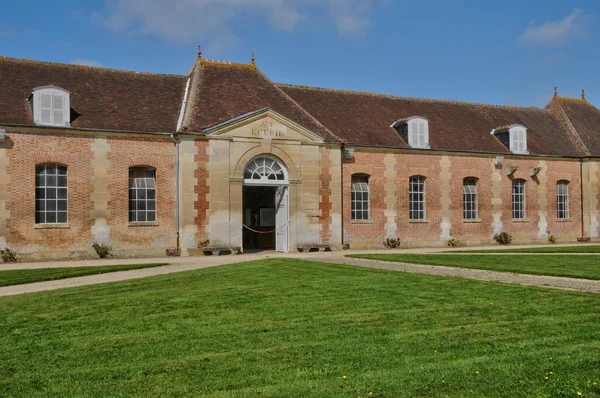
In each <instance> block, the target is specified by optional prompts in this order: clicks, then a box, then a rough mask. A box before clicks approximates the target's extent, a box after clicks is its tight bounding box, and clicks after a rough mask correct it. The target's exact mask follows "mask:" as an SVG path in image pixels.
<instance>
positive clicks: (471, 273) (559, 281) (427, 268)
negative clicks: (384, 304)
mask: <svg viewBox="0 0 600 398" xmlns="http://www.w3.org/2000/svg"><path fill="white" fill-rule="evenodd" d="M320 261H323V262H329V263H335V264H344V265H352V266H358V267H365V268H378V269H386V270H390V271H400V272H410V273H415V274H426V275H438V276H452V277H456V278H464V279H475V280H480V281H495V282H502V283H511V284H518V285H527V286H538V287H547V288H553V289H562V290H578V291H583V292H589V293H600V281H597V280H590V279H577V278H565V277H558V276H543V275H525V274H513V273H509V272H497V271H486V270H478V269H467V268H456V267H443V266H438V265H422V264H406V263H397V262H388V261H379V260H366V259H358V258H348V257H345V258H342V259H338V258H336V259H323V260H320Z"/></svg>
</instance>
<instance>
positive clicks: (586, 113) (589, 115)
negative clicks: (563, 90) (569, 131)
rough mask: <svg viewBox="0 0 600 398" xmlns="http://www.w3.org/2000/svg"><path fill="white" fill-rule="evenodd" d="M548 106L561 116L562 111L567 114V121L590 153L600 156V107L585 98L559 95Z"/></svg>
mask: <svg viewBox="0 0 600 398" xmlns="http://www.w3.org/2000/svg"><path fill="white" fill-rule="evenodd" d="M547 108H548V109H551V110H552V111H553V112H554V113H556V114H557V116H559V117H560V114H561V113H562V115H564V116H566V118H567V120H565V121H566V123H567V124H570V125H571V126H572V127H573V128H574V129H575V131H576V133H577V134H578V135H579V137H581V141H582V142H583V144H584V145H585V148H586V149H587V151H588V154H589V155H592V156H600V109H598V108H596V107H595V106H594V105H592V104H590V103H589V102H587V100H585V99H579V98H565V97H558V96H556V97H554V98H553V99H552V101H551V102H550V103H549V104H548V106H547ZM561 111H562V112H561ZM569 127H570V126H569Z"/></svg>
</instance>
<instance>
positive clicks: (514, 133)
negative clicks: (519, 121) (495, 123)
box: [508, 125, 529, 154]
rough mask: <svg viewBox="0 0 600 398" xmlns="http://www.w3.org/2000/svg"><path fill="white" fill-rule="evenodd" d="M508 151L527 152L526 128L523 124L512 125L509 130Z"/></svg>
mask: <svg viewBox="0 0 600 398" xmlns="http://www.w3.org/2000/svg"><path fill="white" fill-rule="evenodd" d="M508 132H509V137H510V151H511V152H512V153H520V154H528V153H529V152H527V128H525V126H520V125H518V126H513V127H511V128H510V129H509V130H508Z"/></svg>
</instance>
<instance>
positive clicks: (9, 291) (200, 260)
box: [0, 245, 600, 296]
mask: <svg viewBox="0 0 600 398" xmlns="http://www.w3.org/2000/svg"><path fill="white" fill-rule="evenodd" d="M569 246H574V245H569ZM519 247H523V248H526V247H540V246H539V245H538V246H519ZM512 248H514V246H513V247H512ZM472 249H473V248H459V249H453V250H452V251H453V252H461V251H463V250H472ZM477 249H478V250H479V249H481V250H485V249H498V246H492V247H481V248H477ZM448 250H449V249H448V248H446V247H444V248H425V249H402V250H385V251H382V250H379V251H377V250H352V251H344V252H328V253H290V254H279V253H275V252H262V253H255V254H244V255H242V256H207V257H172V258H150V259H139V258H138V259H110V260H84V261H60V262H59V261H56V262H38V263H19V264H1V265H0V269H2V270H9V269H39V268H58V267H61V268H64V267H97V266H103V265H120V264H148V263H169V264H170V265H167V266H161V267H154V268H146V269H139V270H130V271H119V272H111V273H106V274H99V275H89V276H82V277H77V278H69V279H60V280H55V281H47V282H38V283H30V284H25V285H15V286H6V287H0V296H12V295H17V294H23V293H33V292H41V291H45V290H55V289H62V288H67V287H75V286H84V285H94V284H99V283H107V282H118V281H124V280H129V279H138V278H145V277H149V276H155V275H164V274H171V273H174V272H182V271H189V270H195V269H202V268H209V267H215V266H219V265H225V264H232V263H239V262H246V261H254V260H262V259H267V258H298V259H304V260H312V261H321V262H327V263H334V264H345V265H352V266H359V267H366V268H380V269H387V270H393V271H402V272H412V273H420V274H427V275H440V276H452V277H458V278H466V279H476V280H487V281H497V282H503V283H513V284H522V285H529V286H540V287H549V288H555V289H565V290H581V291H585V292H592V293H600V281H592V280H586V279H574V278H562V277H551V276H538V275H521V274H511V273H505V272H495V271H484V270H474V269H464V268H454V267H442V266H431V265H417V264H404V263H394V262H384V261H374V260H366V259H353V258H347V257H345V255H347V254H363V253H374V252H375V253H385V254H394V253H399V254H400V253H402V254H426V253H441V252H447V251H448ZM506 254H508V253H506ZM512 254H514V255H523V254H522V253H512ZM553 255H554V254H553Z"/></svg>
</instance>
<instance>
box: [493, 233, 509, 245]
mask: <svg viewBox="0 0 600 398" xmlns="http://www.w3.org/2000/svg"><path fill="white" fill-rule="evenodd" d="M494 240H495V241H496V242H497V243H498V244H499V245H510V244H511V243H512V240H513V236H512V235H511V234H509V233H508V232H501V233H499V234H496V235H494Z"/></svg>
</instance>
